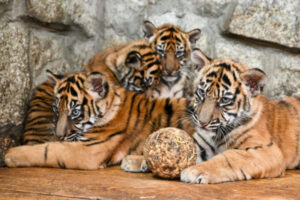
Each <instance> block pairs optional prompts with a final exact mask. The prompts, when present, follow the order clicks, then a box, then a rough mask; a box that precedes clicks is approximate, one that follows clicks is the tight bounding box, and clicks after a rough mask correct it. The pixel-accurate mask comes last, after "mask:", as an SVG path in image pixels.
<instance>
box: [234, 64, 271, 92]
mask: <svg viewBox="0 0 300 200" xmlns="http://www.w3.org/2000/svg"><path fill="white" fill-rule="evenodd" d="M240 78H241V80H242V82H243V83H244V85H245V86H246V87H247V88H248V89H249V91H250V93H251V95H252V97H255V96H257V95H258V94H260V93H262V91H263V89H264V87H265V85H266V82H267V76H266V74H265V72H263V71H262V70H260V69H258V68H253V69H249V70H247V71H245V72H243V73H241V74H240Z"/></svg>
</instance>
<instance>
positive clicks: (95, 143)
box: [85, 130, 125, 147]
mask: <svg viewBox="0 0 300 200" xmlns="http://www.w3.org/2000/svg"><path fill="white" fill-rule="evenodd" d="M124 131H125V130H122V131H118V132H115V133H113V134H111V135H109V136H108V137H107V138H106V139H105V140H101V141H98V142H93V143H89V144H86V145H85V146H87V147H89V146H93V145H97V144H101V143H104V142H107V141H108V140H110V139H111V138H112V137H114V136H117V135H120V134H123V133H124Z"/></svg>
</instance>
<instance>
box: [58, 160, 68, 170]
mask: <svg viewBox="0 0 300 200" xmlns="http://www.w3.org/2000/svg"><path fill="white" fill-rule="evenodd" d="M57 165H58V167H59V168H61V169H66V165H65V163H64V162H63V161H62V162H60V161H59V160H57Z"/></svg>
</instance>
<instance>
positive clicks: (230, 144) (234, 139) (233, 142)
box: [229, 128, 251, 147]
mask: <svg viewBox="0 0 300 200" xmlns="http://www.w3.org/2000/svg"><path fill="white" fill-rule="evenodd" d="M250 130H251V129H250V128H249V129H247V130H245V131H243V132H242V133H241V134H239V135H238V136H237V137H235V138H233V140H232V141H231V142H230V143H229V147H230V146H233V145H234V144H235V143H236V141H237V140H238V139H239V138H240V137H242V136H243V135H245V134H246V133H248V132H249V131H250Z"/></svg>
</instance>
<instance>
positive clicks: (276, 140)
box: [180, 52, 300, 183]
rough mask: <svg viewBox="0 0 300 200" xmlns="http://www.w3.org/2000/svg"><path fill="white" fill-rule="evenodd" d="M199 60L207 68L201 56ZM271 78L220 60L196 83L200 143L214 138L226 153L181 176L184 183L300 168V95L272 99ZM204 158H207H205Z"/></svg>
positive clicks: (267, 174) (261, 175) (209, 65)
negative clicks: (268, 95) (266, 93)
mask: <svg viewBox="0 0 300 200" xmlns="http://www.w3.org/2000/svg"><path fill="white" fill-rule="evenodd" d="M194 58H195V60H198V61H199V63H200V64H201V63H205V62H207V60H206V61H205V60H203V59H202V58H203V56H202V55H201V54H199V53H197V52H195V54H194ZM265 84H266V74H265V73H264V72H263V71H261V70H260V69H250V68H248V67H247V66H245V65H243V64H240V63H236V62H234V61H231V60H228V59H216V60H213V61H208V63H207V64H206V65H205V66H204V67H203V68H202V69H201V70H200V72H199V74H198V77H197V78H196V79H195V88H196V91H195V97H194V99H195V105H194V109H193V114H192V119H193V122H194V124H195V126H196V130H197V131H196V134H195V135H194V138H195V142H198V141H201V142H203V141H202V140H201V138H202V137H205V136H208V135H210V136H211V137H213V138H214V142H215V143H214V148H217V150H218V151H220V152H222V153H219V154H218V155H216V156H214V157H212V158H211V159H209V160H208V161H206V162H202V163H199V164H197V165H195V166H192V167H189V168H187V169H185V170H183V171H182V172H181V177H180V179H181V181H184V182H190V183H220V182H227V181H238V180H249V179H255V178H272V177H279V176H282V175H283V174H284V172H285V170H286V169H295V168H299V166H300V150H299V149H300V96H294V97H286V98H283V99H280V100H269V99H268V98H266V97H265V96H264V95H262V94H261V93H262V90H263V88H264V86H265ZM201 156H202V155H201Z"/></svg>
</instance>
